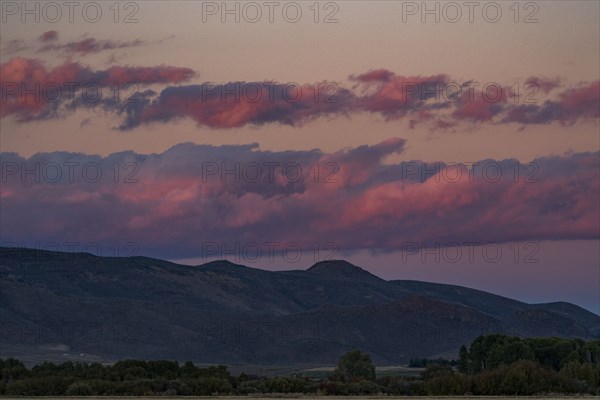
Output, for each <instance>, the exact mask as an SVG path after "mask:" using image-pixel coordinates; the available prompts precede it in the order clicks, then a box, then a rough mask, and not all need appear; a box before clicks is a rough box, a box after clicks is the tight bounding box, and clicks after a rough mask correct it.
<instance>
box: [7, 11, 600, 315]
mask: <svg viewBox="0 0 600 400" xmlns="http://www.w3.org/2000/svg"><path fill="white" fill-rule="evenodd" d="M0 5H1V7H0V22H1V23H0V55H1V57H0V64H1V65H0V73H1V76H0V83H1V87H0V95H1V98H0V106H1V110H0V132H1V133H0V148H1V149H0V150H1V152H2V154H1V156H2V162H1V164H2V177H1V178H2V187H1V190H0V201H1V203H0V205H1V207H0V222H1V226H0V234H1V237H2V244H3V245H23V246H26V247H37V248H47V249H58V250H63V251H89V252H92V253H94V254H101V255H145V256H152V257H159V258H164V259H169V260H173V261H177V262H181V263H186V264H201V263H203V262H206V261H209V260H213V259H223V258H227V259H229V260H231V261H234V262H239V263H241V264H245V265H249V266H255V267H259V268H265V269H270V270H289V269H304V268H307V267H309V266H310V265H312V264H313V263H314V262H316V261H319V260H323V259H330V258H344V259H347V260H349V261H351V262H353V263H355V264H356V265H360V266H361V267H363V268H365V269H367V270H369V271H371V272H373V273H375V274H377V275H379V276H381V277H383V278H385V279H418V280H425V281H433V282H444V283H452V284H458V285H465V286H469V287H473V288H478V289H482V290H487V291H490V292H493V293H497V294H501V295H505V296H509V297H513V298H516V299H519V300H523V301H527V302H532V303H539V302H549V301H570V302H573V303H575V304H578V305H580V306H582V307H585V308H587V309H589V310H591V311H593V312H596V313H600V267H599V265H600V206H599V204H600V184H599V178H600V159H599V157H600V135H599V122H600V121H599V120H600V76H599V73H600V72H599V71H600V50H599V49H600V46H599V43H600V3H598V2H594V1H579V2H577V1H570V2H567V1H546V2H542V1H533V2H531V1H530V2H527V1H522V2H487V1H484V2H472V3H469V2H434V1H431V2H427V3H424V2H410V1H337V2H335V1H334V2H331V1H320V2H312V1H298V2H287V1H284V2H235V1H228V2H220V1H219V2H211V1H208V2H207V1H181V2H178V1H169V2H167V1H145V2H134V1H131V2H118V3H115V2H104V1H97V2H75V3H72V5H71V6H68V5H65V4H64V3H62V2H56V3H43V2H35V3H33V2H29V3H27V2H20V1H4V2H2V3H0Z"/></svg>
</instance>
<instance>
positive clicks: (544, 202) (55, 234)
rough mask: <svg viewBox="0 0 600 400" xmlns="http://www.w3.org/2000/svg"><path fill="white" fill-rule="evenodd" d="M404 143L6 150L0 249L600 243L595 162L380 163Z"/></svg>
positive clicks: (167, 250) (159, 250) (194, 252)
mask: <svg viewBox="0 0 600 400" xmlns="http://www.w3.org/2000/svg"><path fill="white" fill-rule="evenodd" d="M405 144H406V143H405V141H404V140H403V139H398V138H394V139H389V140H387V141H384V142H382V143H379V144H377V145H373V146H360V147H356V148H349V149H346V150H343V151H339V152H335V153H324V152H321V151H318V150H313V151H283V152H270V151H261V150H260V149H259V147H258V145H256V144H250V145H239V146H238V145H236V146H220V147H214V146H207V145H193V144H181V145H177V146H175V147H173V148H171V149H170V150H168V151H165V152H164V153H162V154H152V155H142V154H136V153H133V152H123V153H116V154H112V155H110V156H108V157H105V158H102V157H99V156H91V155H84V154H75V153H66V152H55V153H39V154H36V155H34V156H32V157H31V158H29V159H24V158H22V157H20V156H18V155H16V154H14V153H2V190H1V196H2V210H1V212H0V222H1V224H0V225H1V229H0V232H1V233H2V237H3V240H4V241H5V242H6V241H9V242H17V243H18V242H22V241H28V243H30V242H32V241H39V242H42V243H48V242H51V241H54V242H58V243H63V242H69V241H79V242H81V241H85V242H94V241H98V242H102V241H108V242H114V241H120V242H121V243H124V242H135V243H137V244H138V245H139V246H140V249H141V252H143V253H144V254H153V255H157V256H163V257H194V256H200V255H202V254H201V253H202V249H203V245H204V244H206V243H222V242H223V243H227V245H229V246H233V243H248V242H256V243H264V242H269V241H271V242H274V241H277V242H280V243H285V242H294V243H299V244H301V246H303V248H311V246H312V245H313V244H314V243H321V244H324V243H328V242H335V243H336V244H337V245H338V246H339V248H340V249H341V250H345V251H352V250H364V249H368V250H372V251H394V250H401V249H402V248H403V245H404V244H406V243H409V242H410V243H421V242H425V243H426V245H428V246H429V245H431V246H433V245H435V244H436V243H441V244H442V245H447V244H449V243H460V244H463V243H473V242H478V243H490V242H493V243H501V242H510V241H525V240H563V239H598V238H599V232H598V220H599V218H600V212H599V206H598V205H599V204H600V193H599V192H600V187H599V182H600V180H599V178H600V176H599V170H600V163H599V155H600V153H578V154H570V155H565V156H560V157H558V156H557V157H544V158H540V159H537V160H534V161H533V162H532V163H531V164H527V165H519V164H518V163H517V161H516V160H480V161H478V162H477V163H475V164H471V163H463V164H451V165H448V164H444V163H427V164H425V163H421V162H417V161H405V162H402V163H397V164H388V163H385V162H384V161H383V160H384V159H385V158H386V157H388V156H389V155H392V154H402V152H403V151H404V148H405Z"/></svg>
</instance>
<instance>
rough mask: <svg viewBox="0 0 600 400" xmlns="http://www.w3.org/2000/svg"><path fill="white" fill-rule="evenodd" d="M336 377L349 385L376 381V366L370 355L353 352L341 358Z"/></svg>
mask: <svg viewBox="0 0 600 400" xmlns="http://www.w3.org/2000/svg"><path fill="white" fill-rule="evenodd" d="M334 375H335V376H337V377H339V378H340V379H341V380H342V381H343V382H347V383H351V382H360V381H375V366H374V365H373V362H372V361H371V357H370V356H369V355H368V354H366V353H363V352H361V351H360V350H353V351H350V352H348V353H346V354H345V355H344V356H342V358H340V361H339V362H338V366H337V368H336V370H335V371H334Z"/></svg>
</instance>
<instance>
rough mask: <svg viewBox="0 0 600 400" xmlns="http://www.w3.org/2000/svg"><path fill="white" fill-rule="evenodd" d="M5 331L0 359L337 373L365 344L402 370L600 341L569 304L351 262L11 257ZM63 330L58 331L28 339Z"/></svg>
mask: <svg viewBox="0 0 600 400" xmlns="http://www.w3.org/2000/svg"><path fill="white" fill-rule="evenodd" d="M0 323H1V324H2V326H3V327H4V329H2V335H3V336H2V338H1V339H2V343H3V346H1V347H2V349H0V357H7V356H18V357H28V354H29V355H31V354H34V353H35V354H37V353H36V352H38V353H39V352H42V353H43V354H46V357H50V356H52V357H58V358H59V359H60V357H63V356H62V355H61V354H63V353H68V354H72V353H77V354H79V353H82V354H90V357H91V356H93V357H94V359H104V360H107V359H120V358H123V357H127V358H136V357H137V358H171V359H173V358H174V359H181V360H184V359H192V360H194V361H202V362H206V363H238V364H244V363H255V364H264V365H266V364H274V363H282V364H286V365H295V364H300V363H310V364H314V365H320V364H331V363H332V362H335V361H336V360H337V358H338V357H339V356H340V355H341V354H343V353H344V352H346V351H348V350H351V349H353V348H363V349H364V350H366V351H370V352H371V353H372V354H373V355H374V357H375V359H376V361H377V362H380V363H391V364H393V363H402V362H406V361H408V359H410V358H412V357H428V356H433V355H435V354H441V353H447V352H457V351H458V348H459V347H460V346H461V345H462V344H467V345H468V344H469V343H470V341H471V340H472V339H474V337H475V336H477V335H478V334H480V333H486V332H500V333H510V334H518V335H521V336H565V337H582V338H597V337H599V336H600V335H599V333H600V329H599V328H598V327H599V326H600V316H598V315H596V314H593V313H591V312H589V311H587V310H585V309H583V308H581V307H579V306H577V305H574V304H571V303H565V302H556V303H544V304H527V303H524V302H520V301H517V300H513V299H509V298H506V297H502V296H498V295H495V294H491V293H487V292H484V291H480V290H476V289H470V288H466V287H462V286H456V285H445V284H439V283H429V282H421V281H403V280H391V281H386V280H384V279H382V278H379V277H377V276H375V275H373V274H371V273H369V272H368V271H365V270H364V269H362V268H360V267H358V266H355V265H353V264H351V263H348V262H347V261H344V260H328V261H321V262H319V263H315V264H314V265H313V266H311V267H309V268H308V269H306V270H294V271H278V272H272V271H265V270H261V269H256V268H251V267H247V266H244V265H241V264H235V263H231V262H229V261H215V262H211V263H206V264H202V265H199V266H188V265H180V264H176V263H172V262H169V261H164V260H159V259H153V258H148V257H139V256H136V257H97V256H93V255H90V254H88V253H61V252H52V251H43V250H36V249H22V248H21V249H19V248H17V249H15V248H6V247H2V248H1V249H0ZM71 325H73V326H77V327H82V328H81V329H82V331H81V332H79V331H78V332H79V333H80V334H79V336H77V335H75V336H73V335H71V336H69V335H67V333H68V332H69V331H68V329H67V326H71ZM90 326H95V327H99V328H98V330H100V331H101V334H99V335H98V338H95V339H94V340H90V337H89V335H85V334H84V333H85V332H86V331H85V329H83V328H84V327H90ZM52 327H55V328H56V329H55V330H56V331H57V332H59V331H60V332H59V333H60V334H59V333H57V334H55V335H54V336H52V337H44V335H41V334H37V335H34V336H35V338H36V340H33V341H32V340H30V339H31V338H29V337H28V336H27V332H30V333H31V332H38V331H43V330H44V329H50V328H52ZM123 327H128V329H129V330H127V329H124V328H123ZM59 328H60V329H59ZM21 331H22V332H24V333H20V332H21ZM114 332H119V333H120V335H121V337H120V338H119V340H115V338H114V335H115V334H114ZM124 332H125V333H124ZM123 335H124V336H125V337H122V336H123ZM30 336H31V335H30ZM38 336H42V337H41V338H38ZM46 336H48V335H46ZM24 338H25V339H24ZM38 339H39V340H38ZM47 348H68V349H69V350H68V351H66V352H64V351H63V353H60V354H58V353H56V352H54V353H53V352H51V351H49V350H47ZM44 352H45V353H44ZM55 353H56V354H55Z"/></svg>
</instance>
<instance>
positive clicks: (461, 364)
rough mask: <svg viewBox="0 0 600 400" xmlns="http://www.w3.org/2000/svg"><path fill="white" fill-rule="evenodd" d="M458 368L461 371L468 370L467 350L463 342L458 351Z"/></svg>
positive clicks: (465, 371)
mask: <svg viewBox="0 0 600 400" xmlns="http://www.w3.org/2000/svg"><path fill="white" fill-rule="evenodd" d="M458 370H459V371H460V372H462V373H467V372H469V351H468V350H467V346H465V345H464V344H463V345H462V346H460V350H459V351H458Z"/></svg>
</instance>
